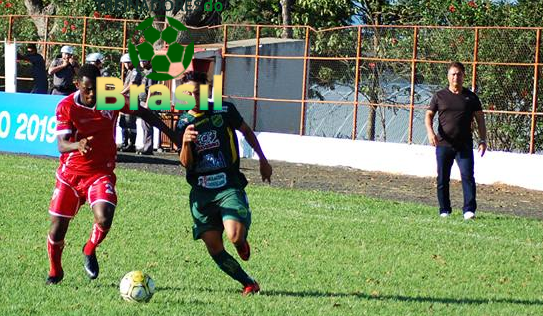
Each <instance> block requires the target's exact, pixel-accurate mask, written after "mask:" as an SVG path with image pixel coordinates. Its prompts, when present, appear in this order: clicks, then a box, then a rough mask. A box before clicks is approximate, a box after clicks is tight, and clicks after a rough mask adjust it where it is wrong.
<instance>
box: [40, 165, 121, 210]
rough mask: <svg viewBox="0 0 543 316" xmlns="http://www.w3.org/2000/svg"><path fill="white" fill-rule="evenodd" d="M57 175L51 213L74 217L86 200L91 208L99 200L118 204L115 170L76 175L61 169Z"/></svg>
mask: <svg viewBox="0 0 543 316" xmlns="http://www.w3.org/2000/svg"><path fill="white" fill-rule="evenodd" d="M56 177H57V183H56V185H55V191H54V192H53V197H52V198H51V204H50V205H49V213H50V214H51V215H54V216H61V217H67V218H72V217H74V216H75V214H77V211H78V210H79V207H80V206H81V205H83V204H84V203H85V201H88V202H89V204H90V206H91V208H92V206H93V205H94V204H95V203H97V202H106V203H109V204H111V205H113V206H116V205H117V194H116V193H115V182H116V181H117V177H116V176H115V174H114V173H113V172H111V173H96V174H93V175H76V174H71V173H68V172H61V171H60V170H59V171H57V174H56Z"/></svg>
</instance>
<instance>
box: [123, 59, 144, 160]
mask: <svg viewBox="0 0 543 316" xmlns="http://www.w3.org/2000/svg"><path fill="white" fill-rule="evenodd" d="M121 63H122V64H123V66H124V67H125V73H124V76H125V77H124V89H123V91H121V93H122V94H124V95H126V96H129V93H130V85H132V84H135V85H138V86H139V85H140V84H141V74H140V73H139V72H138V71H137V70H136V68H135V67H134V65H133V64H132V61H131V60H130V56H129V55H128V54H124V55H122V56H121ZM136 119H137V118H136V116H134V115H130V114H123V113H121V115H120V116H119V126H120V127H121V129H122V136H123V142H122V144H121V147H120V148H119V150H120V151H123V152H136V135H137V134H136V133H137V126H136Z"/></svg>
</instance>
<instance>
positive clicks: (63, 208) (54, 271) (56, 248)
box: [46, 176, 84, 284]
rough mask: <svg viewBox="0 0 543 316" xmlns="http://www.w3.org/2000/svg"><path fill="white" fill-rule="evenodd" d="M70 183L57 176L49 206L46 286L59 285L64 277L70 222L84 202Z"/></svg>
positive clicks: (68, 180)
mask: <svg viewBox="0 0 543 316" xmlns="http://www.w3.org/2000/svg"><path fill="white" fill-rule="evenodd" d="M71 180H74V179H71ZM69 182H70V179H61V178H60V177H58V176H57V182H56V185H55V190H54V192H53V197H52V198H51V203H50V205H49V214H51V227H50V229H49V233H48V235H47V254H48V257H49V274H48V276H47V280H46V284H56V283H59V282H60V281H62V278H63V277H64V270H63V269H62V251H63V249H64V238H65V236H66V232H67V231H68V226H69V224H70V220H71V219H72V218H73V217H74V216H75V214H76V213H77V211H78V210H79V206H80V205H81V203H82V201H84V200H83V199H81V198H80V197H79V195H78V193H77V191H76V190H75V189H74V188H73V187H72V186H71V185H70V184H69Z"/></svg>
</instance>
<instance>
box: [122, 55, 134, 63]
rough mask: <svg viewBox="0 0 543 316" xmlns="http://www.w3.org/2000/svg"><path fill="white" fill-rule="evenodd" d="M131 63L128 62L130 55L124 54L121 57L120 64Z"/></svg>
mask: <svg viewBox="0 0 543 316" xmlns="http://www.w3.org/2000/svg"><path fill="white" fill-rule="evenodd" d="M131 62H132V61H131V60H130V55H128V54H124V55H123V56H121V63H131Z"/></svg>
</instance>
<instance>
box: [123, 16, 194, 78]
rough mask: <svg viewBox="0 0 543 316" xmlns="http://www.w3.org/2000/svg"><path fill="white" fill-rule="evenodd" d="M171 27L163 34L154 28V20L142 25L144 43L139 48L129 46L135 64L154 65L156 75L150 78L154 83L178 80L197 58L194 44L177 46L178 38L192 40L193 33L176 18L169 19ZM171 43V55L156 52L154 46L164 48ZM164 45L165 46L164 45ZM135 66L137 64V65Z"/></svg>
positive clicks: (139, 29) (169, 52)
mask: <svg viewBox="0 0 543 316" xmlns="http://www.w3.org/2000/svg"><path fill="white" fill-rule="evenodd" d="M166 19H167V21H168V26H166V28H165V29H163V30H162V31H159V30H157V29H156V28H155V27H153V20H154V17H150V18H147V19H145V20H144V21H142V22H141V23H140V24H138V26H137V27H136V29H137V30H138V31H140V32H142V34H143V37H142V39H143V41H140V43H138V44H137V45H134V44H133V43H129V44H128V53H129V55H130V59H131V60H132V61H137V62H139V59H142V60H148V61H150V62H151V66H152V69H153V71H152V72H151V74H149V75H147V77H148V78H151V79H153V80H170V79H174V78H177V77H178V76H179V75H181V74H182V73H183V72H184V70H185V69H187V67H188V66H189V65H190V62H191V61H192V57H193V56H194V41H190V43H189V44H188V45H186V46H184V45H181V44H180V43H177V38H178V35H179V34H181V33H185V36H184V37H185V38H189V37H190V34H189V30H188V29H187V27H186V26H184V25H183V23H181V22H179V21H177V20H176V19H174V18H171V17H166ZM164 43H167V45H168V49H167V51H166V50H164V51H159V52H155V49H154V47H153V45H154V44H159V45H158V46H164ZM160 44H162V45H160ZM133 64H134V65H137V63H135V62H133Z"/></svg>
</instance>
